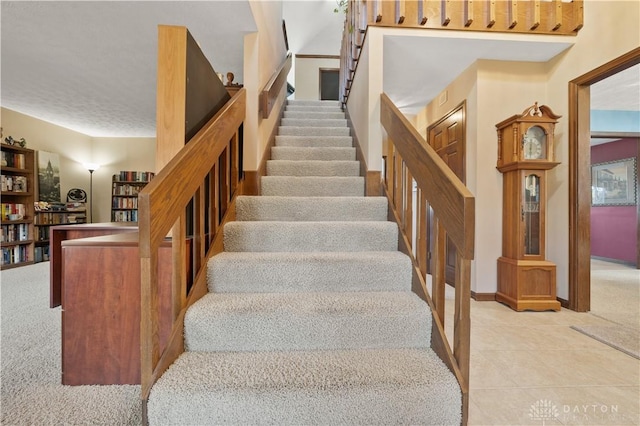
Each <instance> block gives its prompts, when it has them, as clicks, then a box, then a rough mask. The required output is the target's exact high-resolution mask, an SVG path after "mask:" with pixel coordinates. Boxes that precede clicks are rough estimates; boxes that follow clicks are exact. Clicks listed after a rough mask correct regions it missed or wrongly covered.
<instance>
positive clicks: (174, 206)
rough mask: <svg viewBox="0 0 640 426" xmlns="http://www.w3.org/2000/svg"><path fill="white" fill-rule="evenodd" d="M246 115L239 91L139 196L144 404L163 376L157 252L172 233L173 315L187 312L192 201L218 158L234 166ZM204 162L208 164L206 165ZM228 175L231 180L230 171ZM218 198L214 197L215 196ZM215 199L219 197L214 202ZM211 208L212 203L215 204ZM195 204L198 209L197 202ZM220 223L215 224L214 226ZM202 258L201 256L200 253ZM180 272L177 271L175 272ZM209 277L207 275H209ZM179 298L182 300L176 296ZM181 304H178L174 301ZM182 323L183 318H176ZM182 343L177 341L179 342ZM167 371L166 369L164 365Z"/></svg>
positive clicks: (198, 275)
mask: <svg viewBox="0 0 640 426" xmlns="http://www.w3.org/2000/svg"><path fill="white" fill-rule="evenodd" d="M245 112H246V90H245V89H240V90H239V91H238V92H237V93H236V95H235V96H234V97H233V98H231V100H230V101H229V102H227V104H225V106H224V107H222V108H221V109H220V111H218V113H217V114H216V115H215V116H214V117H213V118H212V119H211V120H210V121H209V122H208V123H207V124H206V125H205V126H204V127H203V128H202V129H201V130H200V131H199V132H197V133H196V135H195V136H194V137H193V138H192V139H191V141H189V143H187V144H186V145H185V146H184V147H183V148H182V150H180V152H178V154H177V155H176V156H174V157H173V158H172V159H171V160H170V161H169V162H168V163H167V164H166V165H165V167H163V168H162V170H160V171H159V172H158V173H157V174H156V176H155V178H154V179H153V180H152V181H151V182H150V183H149V184H148V185H147V186H146V187H145V188H144V189H143V190H142V191H141V192H140V194H139V195H138V207H139V220H138V228H139V252H140V267H141V330H140V334H141V376H142V377H141V383H142V397H143V399H146V398H147V397H148V395H149V392H150V389H151V386H152V384H153V383H154V380H155V379H156V378H157V377H158V375H159V374H160V370H161V368H159V361H160V359H161V358H160V357H161V354H160V349H159V344H158V324H159V318H158V315H159V314H158V306H159V300H158V290H157V283H158V276H157V275H158V273H157V269H158V255H157V253H158V248H159V246H160V244H161V243H162V242H163V241H164V239H165V238H166V236H167V235H168V234H169V231H171V235H172V236H174V239H176V238H177V239H178V242H177V243H176V241H173V243H174V244H172V245H173V250H174V261H173V267H174V278H173V285H172V291H173V292H174V301H173V302H174V303H175V309H178V306H179V305H183V306H180V309H181V310H182V309H184V297H185V296H184V294H185V293H186V291H185V280H186V278H185V275H184V274H185V273H184V271H185V270H187V268H186V265H185V263H184V262H186V260H184V259H185V257H186V256H184V257H182V260H179V259H178V257H179V256H183V255H185V254H186V251H185V245H184V243H183V242H181V241H180V240H182V239H183V238H184V235H186V213H185V209H186V206H187V205H188V204H189V203H190V201H191V200H192V199H194V196H195V198H196V199H198V198H199V197H198V196H197V195H198V194H199V193H201V192H202V190H203V183H204V181H205V179H206V177H207V176H208V175H210V174H211V172H212V171H213V172H214V173H212V175H214V176H215V175H217V174H218V173H219V172H220V170H219V169H218V168H217V165H219V163H220V161H219V159H220V157H221V156H222V157H223V158H224V161H225V162H227V161H229V160H230V158H231V156H230V155H229V151H228V149H229V147H230V146H231V145H232V142H231V141H232V140H233V138H234V137H235V136H234V135H235V134H236V132H237V131H238V128H239V127H240V125H241V124H242V122H243V121H244V118H245ZM203 159H206V160H204V161H203ZM226 170H227V172H226V173H225V179H227V178H226V175H227V174H228V170H230V169H226ZM219 184H220V186H225V189H224V191H227V192H225V194H226V195H224V198H223V199H222V198H221V200H220V201H221V202H222V203H224V205H221V206H220V208H221V209H226V207H227V205H228V203H229V199H230V197H231V195H232V194H231V188H230V187H229V185H230V182H229V181H226V182H222V181H221V182H219ZM217 195H218V194H216V196H217ZM214 198H217V197H214ZM212 202H213V201H212ZM196 204H198V203H197V202H196ZM200 219H202V215H196V222H198V221H199V220H200ZM217 220H218V218H217V217H215V218H211V221H212V222H213V223H215V222H216V221H217ZM203 228H204V227H203V226H202V224H195V226H194V229H196V230H199V232H203ZM202 238H204V236H203V235H199V236H197V237H195V239H196V240H197V241H199V240H200V239H202ZM201 254H202V253H201ZM198 263H199V264H200V266H201V268H200V271H197V272H196V281H197V280H198V279H200V280H201V279H203V278H202V277H201V276H202V275H203V274H204V272H203V271H206V268H205V267H202V266H203V262H202V260H198ZM176 269H177V271H176ZM205 275H206V274H205ZM176 293H181V294H176ZM176 299H177V300H176ZM178 317H180V314H178ZM182 327H183V325H182V323H178V322H174V327H173V328H174V329H173V330H172V335H174V336H178V334H176V333H178V331H176V328H179V329H180V331H179V333H180V334H179V336H180V338H181V333H182ZM176 338H178V337H176ZM180 345H181V343H176V342H175V341H172V343H171V347H170V348H168V352H169V353H173V352H175V351H178V353H179V350H180ZM162 356H163V358H164V359H166V357H170V356H169V355H167V351H165V354H164V355H162ZM162 368H164V364H163V365H162Z"/></svg>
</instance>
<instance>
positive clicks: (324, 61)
mask: <svg viewBox="0 0 640 426" xmlns="http://www.w3.org/2000/svg"><path fill="white" fill-rule="evenodd" d="M321 68H329V69H340V60H339V59H330V58H304V57H302V58H301V57H297V56H296V58H295V82H294V84H293V86H294V87H295V88H296V91H295V93H294V94H293V97H294V98H295V99H301V100H312V101H313V100H316V101H317V100H318V99H320V69H321Z"/></svg>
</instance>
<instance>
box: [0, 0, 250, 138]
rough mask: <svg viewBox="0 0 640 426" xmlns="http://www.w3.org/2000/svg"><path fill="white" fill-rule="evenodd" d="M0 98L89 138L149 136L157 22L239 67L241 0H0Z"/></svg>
mask: <svg viewBox="0 0 640 426" xmlns="http://www.w3.org/2000/svg"><path fill="white" fill-rule="evenodd" d="M1 8H2V9H1V13H2V27H1V28H2V51H1V53H2V74H1V84H2V86H1V89H2V92H1V100H2V106H3V107H6V108H9V109H11V110H15V111H19V112H21V113H24V114H27V115H30V116H33V117H36V118H40V119H42V120H45V121H48V122H52V123H55V124H58V125H60V126H62V127H66V128H69V129H72V130H75V131H78V132H81V133H84V134H87V135H89V136H93V137H118V136H129V137H154V136H155V133H156V132H155V92H156V79H155V76H156V61H157V39H158V37H157V34H158V29H157V27H158V25H159V24H163V25H179V26H186V27H187V28H188V29H189V31H190V32H191V34H192V35H193V36H194V38H195V39H196V40H197V41H198V43H199V44H200V47H201V49H202V50H203V52H204V53H205V55H206V56H207V58H208V59H209V61H210V62H211V64H212V65H213V67H214V69H215V70H216V71H218V72H222V73H223V74H226V73H227V72H228V71H231V72H233V73H234V74H235V75H236V76H240V77H241V76H242V68H243V66H242V64H243V36H244V34H246V33H248V32H253V31H256V26H255V22H254V20H253V15H252V13H251V9H250V7H249V3H248V1H226V2H215V1H180V2H177V1H159V2H154V1H104V2H102V1H69V2H64V1H43V2H35V1H4V0H3V1H2V3H1Z"/></svg>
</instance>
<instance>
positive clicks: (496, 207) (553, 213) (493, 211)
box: [414, 1, 640, 299]
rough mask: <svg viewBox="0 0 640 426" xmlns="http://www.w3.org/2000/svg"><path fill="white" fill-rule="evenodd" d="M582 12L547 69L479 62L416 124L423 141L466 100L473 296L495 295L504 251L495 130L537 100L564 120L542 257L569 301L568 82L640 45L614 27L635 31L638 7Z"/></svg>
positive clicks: (601, 6)
mask: <svg viewBox="0 0 640 426" xmlns="http://www.w3.org/2000/svg"><path fill="white" fill-rule="evenodd" d="M584 11H585V25H584V28H583V29H582V30H581V31H580V33H579V35H578V36H577V37H576V38H575V45H574V46H573V47H571V48H570V49H568V50H567V51H565V52H563V53H562V54H560V55H559V56H558V57H556V58H555V59H553V60H552V61H550V62H549V63H546V64H539V63H524V62H522V63H514V62H501V61H487V60H481V61H478V62H477V63H476V64H474V65H473V66H472V67H470V68H469V69H467V70H466V71H465V72H464V73H462V74H461V75H460V76H458V77H457V78H456V80H455V81H454V82H453V83H452V84H451V85H450V86H449V87H447V89H446V90H447V92H448V93H447V94H448V98H449V100H448V101H447V102H446V103H445V104H443V105H442V106H438V105H437V102H435V101H434V102H432V103H430V104H429V105H427V106H426V107H425V109H424V110H423V111H421V112H420V113H419V114H418V115H417V116H416V118H415V120H414V122H415V123H416V127H417V129H418V130H419V131H420V132H421V133H422V134H423V135H424V134H425V131H426V127H427V126H428V124H430V123H432V122H434V121H436V120H437V119H438V118H439V117H441V116H443V115H444V114H445V113H446V112H448V111H450V110H451V109H453V108H454V107H455V106H456V105H457V104H458V103H459V102H461V101H462V100H464V99H466V101H467V114H468V115H467V132H466V133H467V148H468V150H467V185H468V186H469V189H470V190H471V191H472V192H473V193H474V195H475V197H476V251H475V254H476V257H475V261H474V264H473V270H472V290H473V291H475V292H477V293H494V292H495V291H496V261H497V258H498V257H499V256H500V255H501V249H502V242H501V238H502V236H501V235H502V211H501V206H502V175H501V173H499V172H498V171H497V170H496V169H495V165H496V159H497V136H496V129H495V124H496V123H498V122H500V121H502V120H504V119H505V118H508V117H510V116H511V115H513V114H519V113H522V111H523V110H524V109H525V108H526V107H528V106H530V105H532V104H533V103H534V102H536V101H537V102H538V103H539V104H544V105H548V106H549V107H550V108H551V109H552V110H553V111H554V112H555V113H556V114H559V115H562V118H560V122H559V123H558V125H557V127H556V134H555V137H556V141H557V142H556V160H557V161H560V162H561V164H560V165H559V166H557V167H556V168H555V169H553V170H552V171H551V172H550V173H549V175H548V176H549V179H548V188H547V194H548V210H547V215H548V216H547V258H548V259H549V260H551V261H552V262H554V263H556V265H557V272H558V273H557V295H558V296H559V297H561V298H564V299H566V298H567V297H568V244H569V239H568V220H569V219H568V203H569V201H568V198H569V192H568V191H569V187H568V172H569V167H568V160H569V156H568V154H569V152H568V123H569V116H568V82H569V81H570V80H572V79H574V78H576V77H578V76H580V75H582V74H585V73H587V72H589V71H591V70H592V69H594V68H596V67H598V66H600V65H602V64H604V63H606V62H608V61H610V60H612V59H614V58H616V57H618V56H620V55H622V54H624V53H626V52H628V51H630V50H632V49H634V48H636V47H638V45H640V33H638V31H635V30H633V31H631V30H630V31H627V32H624V31H618V30H616V29H615V28H630V29H631V28H635V27H636V26H637V22H636V21H637V17H638V16H640V3H639V2H623V1H621V2H598V1H587V2H585V7H584ZM607 22H616V25H615V26H609V25H607V24H606V23H607ZM603 23H604V24H603ZM436 99H438V97H436Z"/></svg>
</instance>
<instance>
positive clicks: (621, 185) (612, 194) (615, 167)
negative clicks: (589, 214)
mask: <svg viewBox="0 0 640 426" xmlns="http://www.w3.org/2000/svg"><path fill="white" fill-rule="evenodd" d="M637 176H638V174H637V164H636V159H635V158H624V159H620V160H615V161H607V162H605V163H597V164H592V165H591V205H592V206H595V207H597V206H635V205H636V201H637V197H638V194H637Z"/></svg>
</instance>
